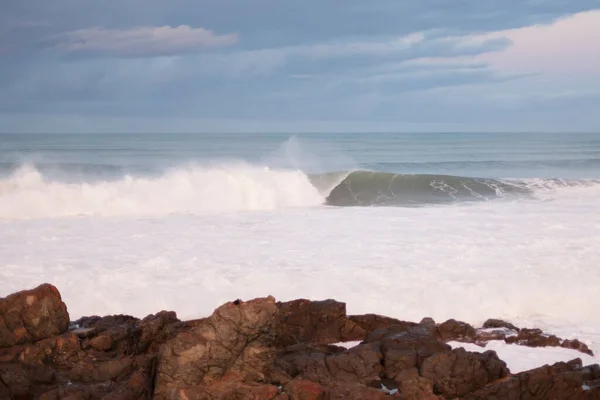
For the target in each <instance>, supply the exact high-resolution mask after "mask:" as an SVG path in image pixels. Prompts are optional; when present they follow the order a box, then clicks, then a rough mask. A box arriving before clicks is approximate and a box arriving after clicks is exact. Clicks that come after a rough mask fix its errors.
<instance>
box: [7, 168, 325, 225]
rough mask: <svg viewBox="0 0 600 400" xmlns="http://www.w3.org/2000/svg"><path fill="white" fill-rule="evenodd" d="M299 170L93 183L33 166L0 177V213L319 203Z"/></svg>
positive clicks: (208, 171) (162, 211)
mask: <svg viewBox="0 0 600 400" xmlns="http://www.w3.org/2000/svg"><path fill="white" fill-rule="evenodd" d="M323 201H324V197H323V196H322V195H321V194H320V193H319V192H318V190H317V189H316V188H315V187H314V186H313V185H312V184H311V182H310V181H309V179H308V177H307V175H305V174H304V173H302V172H301V171H292V170H272V169H269V168H266V167H257V166H251V165H244V164H238V165H226V166H215V167H198V166H194V167H189V168H177V169H174V170H171V171H168V172H166V173H164V174H163V175H161V176H158V177H148V178H141V177H132V176H125V177H123V178H121V179H119V180H114V181H101V182H93V183H65V182H58V181H49V180H46V179H45V178H44V176H43V175H42V174H41V173H40V171H38V170H37V169H36V168H35V167H33V166H22V167H19V168H18V169H17V170H15V171H14V172H13V173H12V174H11V175H10V176H8V177H7V178H5V179H3V180H0V218H10V219H13V218H16V219H28V218H52V217H66V216H76V215H97V216H157V215H166V214H175V213H178V214H211V213H219V212H229V211H241V210H272V209H277V208H286V207H306V206H315V205H320V204H323Z"/></svg>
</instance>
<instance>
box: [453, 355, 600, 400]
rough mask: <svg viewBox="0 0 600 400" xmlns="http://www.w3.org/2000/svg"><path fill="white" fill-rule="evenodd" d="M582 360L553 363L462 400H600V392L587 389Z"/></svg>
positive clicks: (599, 389)
mask: <svg viewBox="0 0 600 400" xmlns="http://www.w3.org/2000/svg"><path fill="white" fill-rule="evenodd" d="M585 374H586V373H585V372H584V369H583V368H581V360H579V359H577V360H574V361H573V362H569V363H556V364H554V365H553V366H548V365H546V366H543V367H540V368H536V369H534V370H531V371H526V372H522V373H520V374H517V375H513V376H510V377H508V378H506V379H503V380H500V381H498V382H495V383H492V384H491V385H488V386H487V387H485V388H483V389H480V390H478V391H476V392H473V393H470V394H469V395H467V396H465V397H464V399H465V400H488V399H523V400H583V399H600V388H593V387H591V386H589V385H587V382H586V381H585V380H584V379H583V378H584V376H585Z"/></svg>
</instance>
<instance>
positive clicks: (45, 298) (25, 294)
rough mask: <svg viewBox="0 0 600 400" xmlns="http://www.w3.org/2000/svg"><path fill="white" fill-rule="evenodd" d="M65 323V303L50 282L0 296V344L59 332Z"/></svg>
mask: <svg viewBox="0 0 600 400" xmlns="http://www.w3.org/2000/svg"><path fill="white" fill-rule="evenodd" d="M68 327H69V313H68V312H67V306H66V305H65V303H63V301H62V298H61V296H60V293H59V292H58V289H56V288H55V287H54V286H52V285H50V284H47V283H46V284H43V285H40V286H38V287H36V288H35V289H32V290H24V291H21V292H17V293H14V294H11V295H10V296H8V297H5V298H2V299H0V348H2V347H10V346H14V345H16V344H22V343H26V342H30V341H37V340H42V339H47V338H49V337H52V336H55V335H60V334H61V333H63V332H65V331H66V330H67V329H68Z"/></svg>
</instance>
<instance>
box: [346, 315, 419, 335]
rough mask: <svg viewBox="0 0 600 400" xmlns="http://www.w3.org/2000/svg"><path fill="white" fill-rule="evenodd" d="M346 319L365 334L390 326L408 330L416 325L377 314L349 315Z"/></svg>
mask: <svg viewBox="0 0 600 400" xmlns="http://www.w3.org/2000/svg"><path fill="white" fill-rule="evenodd" d="M348 318H349V319H350V321H352V322H354V323H355V324H357V325H358V326H360V327H361V328H362V329H363V330H364V331H365V332H367V333H370V332H373V331H375V330H377V329H389V328H390V327H392V326H393V327H395V328H396V329H398V330H408V329H410V328H412V327H415V326H417V325H418V324H416V323H414V322H407V321H400V320H399V319H395V318H390V317H385V316H382V315H377V314H365V315H351V316H349V317H348ZM362 339H364V338H361V340H362Z"/></svg>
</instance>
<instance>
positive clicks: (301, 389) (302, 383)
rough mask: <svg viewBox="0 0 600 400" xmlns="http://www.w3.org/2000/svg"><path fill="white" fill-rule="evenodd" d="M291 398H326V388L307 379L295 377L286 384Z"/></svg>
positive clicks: (311, 399) (310, 399)
mask: <svg viewBox="0 0 600 400" xmlns="http://www.w3.org/2000/svg"><path fill="white" fill-rule="evenodd" d="M284 390H285V393H286V394H287V395H288V398H289V399H290V400H325V395H326V388H325V387H324V386H322V385H319V384H318V383H316V382H313V381H309V380H307V379H294V380H292V381H290V382H289V383H287V384H286V385H285V388H284Z"/></svg>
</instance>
